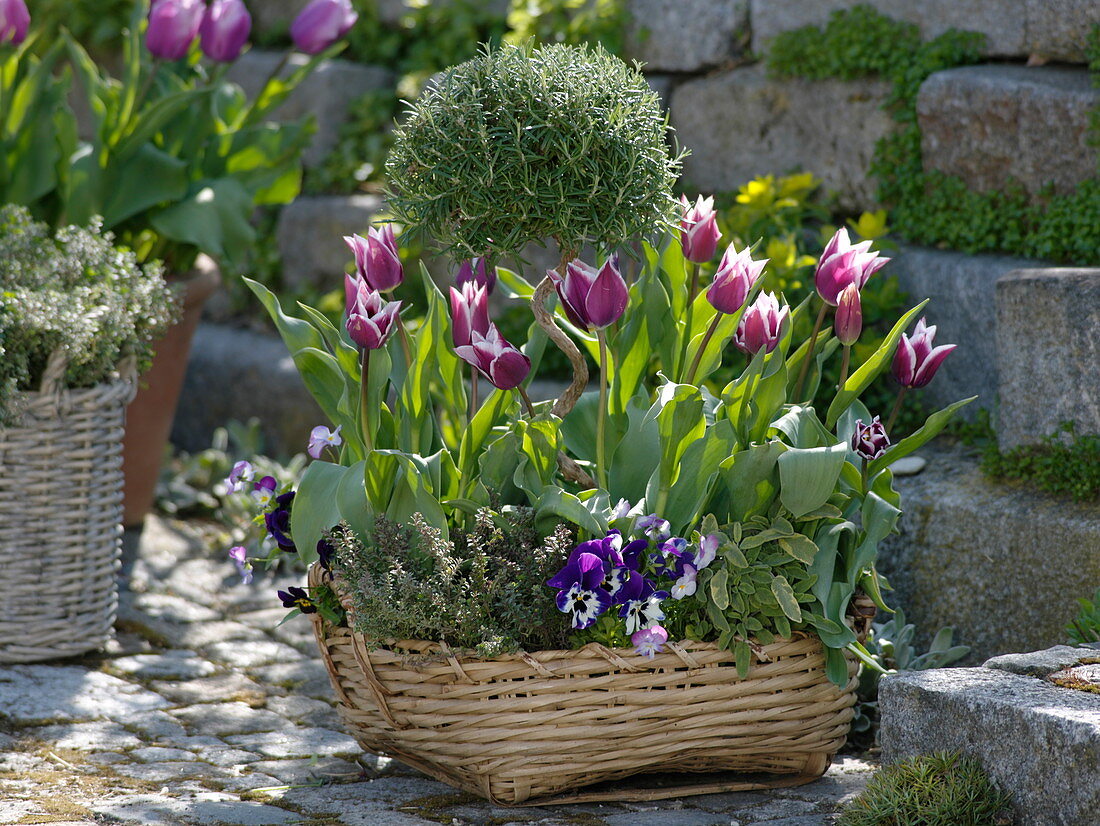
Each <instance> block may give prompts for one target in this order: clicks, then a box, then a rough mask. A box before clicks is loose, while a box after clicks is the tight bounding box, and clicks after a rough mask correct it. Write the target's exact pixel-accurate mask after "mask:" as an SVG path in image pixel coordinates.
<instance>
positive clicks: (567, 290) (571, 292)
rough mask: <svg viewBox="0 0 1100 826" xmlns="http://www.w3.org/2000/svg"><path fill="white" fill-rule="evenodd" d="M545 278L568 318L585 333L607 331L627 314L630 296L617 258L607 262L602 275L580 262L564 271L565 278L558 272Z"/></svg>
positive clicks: (572, 264) (573, 262) (551, 273)
mask: <svg viewBox="0 0 1100 826" xmlns="http://www.w3.org/2000/svg"><path fill="white" fill-rule="evenodd" d="M546 274H547V275H548V276H549V277H550V280H551V281H553V282H554V287H555V289H557V291H558V297H559V298H560V299H561V303H562V308H563V309H564V310H565V315H566V316H567V317H568V318H569V320H570V321H572V322H573V323H574V324H576V325H577V326H578V327H580V328H581V329H582V330H589V329H591V328H592V327H596V328H597V329H603V328H604V327H608V326H610V325H612V324H614V323H615V322H616V321H618V320H619V319H620V318H621V317H622V314H623V312H624V311H625V310H626V304H627V301H628V299H629V293H628V292H627V289H626V281H624V280H623V277H622V275H620V273H619V262H618V257H617V256H611V257H610V258H608V259H607V260H606V261H605V262H604V265H603V266H602V267H600V269H599V271H597V270H596V268H595V267H590V266H589V265H588V264H585V263H584V262H583V261H581V260H580V259H579V258H578V259H576V260H574V261H571V262H570V263H569V265H568V266H567V267H566V268H565V277H564V278H562V276H561V275H559V274H558V273H557V271H555V270H549V271H548V272H547V273H546Z"/></svg>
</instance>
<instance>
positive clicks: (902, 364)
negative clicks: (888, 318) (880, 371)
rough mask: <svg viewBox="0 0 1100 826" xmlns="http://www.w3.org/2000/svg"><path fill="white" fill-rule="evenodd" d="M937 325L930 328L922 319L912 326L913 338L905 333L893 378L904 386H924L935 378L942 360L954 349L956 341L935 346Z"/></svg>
mask: <svg viewBox="0 0 1100 826" xmlns="http://www.w3.org/2000/svg"><path fill="white" fill-rule="evenodd" d="M935 339H936V325H934V324H933V325H932V326H931V327H929V326H928V325H927V324H925V321H924V319H923V318H922V319H921V320H920V321H918V322H917V326H916V327H915V328H914V329H913V337H912V338H909V336H907V335H905V334H904V333H903V334H902V336H901V341H899V342H898V349H897V351H896V352H895V353H894V364H893V373H894V378H895V379H897V380H898V384H900V385H901V386H902V387H924V386H925V385H926V384H928V382H930V381H932V377H933V376H935V375H936V371H937V370H939V369H940V365H941V364H943V360H944V359H945V358H947V357H948V356H949V355H950V354H951V351H952V350H954V349H955V347H956V346H957V345H955V344H943V345H940V346H939V347H933V346H932V344H933V342H934V341H935Z"/></svg>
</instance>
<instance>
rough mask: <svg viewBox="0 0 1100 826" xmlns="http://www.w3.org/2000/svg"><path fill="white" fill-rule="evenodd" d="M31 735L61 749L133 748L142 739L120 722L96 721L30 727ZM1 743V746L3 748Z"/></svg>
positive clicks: (29, 732)
mask: <svg viewBox="0 0 1100 826" xmlns="http://www.w3.org/2000/svg"><path fill="white" fill-rule="evenodd" d="M27 733H28V735H29V736H30V737H33V738H34V739H36V740H42V741H43V742H46V743H49V744H50V745H52V746H55V747H56V748H60V749H75V750H77V751H100V750H103V749H132V748H137V747H138V746H140V745H141V744H142V741H141V740H140V739H139V738H138V737H136V736H135V735H133V734H131V733H130V732H129V731H127V730H126V729H125V728H123V727H122V726H121V725H119V724H118V723H114V722H110V721H95V722H92V723H62V724H60V725H54V726H43V727H42V728H38V729H30V730H29V731H28V732H27ZM2 747H3V746H2V744H0V748H2Z"/></svg>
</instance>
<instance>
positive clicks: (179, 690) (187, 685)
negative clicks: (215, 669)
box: [150, 672, 266, 706]
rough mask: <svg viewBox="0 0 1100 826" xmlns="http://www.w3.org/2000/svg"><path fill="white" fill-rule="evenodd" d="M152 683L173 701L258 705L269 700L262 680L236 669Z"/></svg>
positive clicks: (151, 684)
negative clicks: (195, 677)
mask: <svg viewBox="0 0 1100 826" xmlns="http://www.w3.org/2000/svg"><path fill="white" fill-rule="evenodd" d="M150 686H151V687H152V689H153V690H154V691H156V692H157V693H158V694H162V695H163V696H164V697H167V698H168V699H169V700H171V701H172V702H173V703H186V704H192V703H222V702H226V701H236V700H240V701H242V702H247V703H248V704H249V705H253V706H258V705H262V704H263V703H264V702H265V701H266V700H265V694H264V689H263V688H262V687H261V686H260V685H259V683H256V682H254V681H253V680H250V679H248V677H246V676H244V674H240V673H237V672H224V673H222V674H216V675H214V676H213V677H205V678H203V679H201V680H188V681H186V682H182V683H168V682H154V683H150Z"/></svg>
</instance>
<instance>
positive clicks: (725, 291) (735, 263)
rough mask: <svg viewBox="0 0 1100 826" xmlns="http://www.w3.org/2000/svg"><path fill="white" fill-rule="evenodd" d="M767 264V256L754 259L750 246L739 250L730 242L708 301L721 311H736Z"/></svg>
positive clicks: (710, 289) (710, 290)
mask: <svg viewBox="0 0 1100 826" xmlns="http://www.w3.org/2000/svg"><path fill="white" fill-rule="evenodd" d="M767 264H768V259H767V258H765V259H764V260H762V261H754V260H753V259H752V255H751V253H750V251H749V249H748V247H746V248H745V249H743V250H741V251H740V252H738V251H737V250H736V249H734V246H733V244H730V245H729V247H727V248H726V252H725V254H724V255H723V256H722V261H721V262H720V263H719V264H718V271H717V272H716V273H715V274H714V281H713V282H712V283H711V285H710V287H708V288H707V301H709V302H710V303H711V306H712V307H714V309H716V310H717V311H718V312H720V313H725V314H726V315H732V314H733V313H736V312H737V311H738V310H740V309H741V307H742V306H743V305H744V303H745V299H746V298H748V296H749V291H750V290H752V288H753V286H754V285H755V284H756V282H757V281H758V280H759V279H760V274H761V273H762V272H763V271H764V267H766V266H767Z"/></svg>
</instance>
